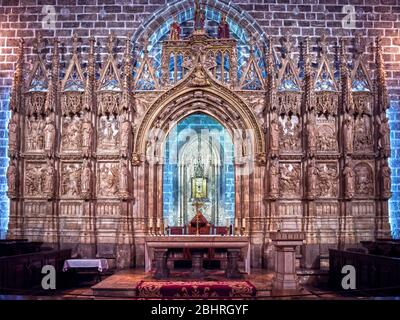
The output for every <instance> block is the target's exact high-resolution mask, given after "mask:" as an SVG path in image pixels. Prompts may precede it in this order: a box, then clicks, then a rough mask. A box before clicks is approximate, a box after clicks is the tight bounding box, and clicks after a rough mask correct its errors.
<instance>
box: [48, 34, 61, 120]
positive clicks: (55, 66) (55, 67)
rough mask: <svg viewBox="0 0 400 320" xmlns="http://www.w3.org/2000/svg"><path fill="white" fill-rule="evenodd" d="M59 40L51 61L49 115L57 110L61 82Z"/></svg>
mask: <svg viewBox="0 0 400 320" xmlns="http://www.w3.org/2000/svg"><path fill="white" fill-rule="evenodd" d="M58 43H59V41H58V39H57V38H55V39H54V42H53V56H52V59H51V73H50V76H49V87H48V90H47V97H46V104H45V112H46V113H49V112H52V111H54V110H55V109H56V104H57V91H58V82H59V58H60V57H59V54H58Z"/></svg>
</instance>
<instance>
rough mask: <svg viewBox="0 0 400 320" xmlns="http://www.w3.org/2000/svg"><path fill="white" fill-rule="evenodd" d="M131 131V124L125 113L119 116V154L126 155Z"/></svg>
mask: <svg viewBox="0 0 400 320" xmlns="http://www.w3.org/2000/svg"><path fill="white" fill-rule="evenodd" d="M131 132H132V126H131V123H130V121H129V120H128V118H127V116H126V115H122V116H121V125H120V139H119V141H120V155H121V156H122V157H127V155H128V148H129V137H130V135H131Z"/></svg>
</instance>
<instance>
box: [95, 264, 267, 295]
mask: <svg viewBox="0 0 400 320" xmlns="http://www.w3.org/2000/svg"><path fill="white" fill-rule="evenodd" d="M186 273H187V272H186ZM186 273H185V272H184V271H182V272H177V273H175V272H173V273H172V274H171V277H170V278H169V279H168V281H171V284H173V285H176V286H175V288H172V289H171V287H172V286H169V287H168V285H169V283H166V282H165V281H164V282H163V283H161V281H163V280H161V281H157V280H154V278H153V277H152V274H150V273H145V272H144V271H142V270H136V269H129V270H122V271H119V272H118V273H116V274H114V275H112V276H110V277H108V278H106V279H104V280H103V281H101V282H100V283H98V284H96V285H94V286H93V287H92V288H91V289H92V292H93V296H94V298H95V299H110V298H115V299H138V298H146V297H145V295H146V294H145V292H146V290H147V288H146V286H148V288H150V286H154V285H158V286H163V287H162V289H160V290H161V291H163V292H164V293H162V294H163V295H167V296H161V297H158V298H166V299H168V298H171V297H169V296H168V295H169V294H177V295H180V293H179V292H189V293H188V294H187V296H186V298H189V299H193V298H201V299H204V298H207V296H203V297H202V296H198V295H202V294H203V295H204V292H203V291H201V290H202V289H201V286H202V285H203V286H204V285H207V286H208V287H209V289H210V290H211V291H212V292H214V295H218V294H222V295H223V294H226V292H228V291H227V288H226V287H229V286H230V285H232V287H234V288H236V287H237V288H238V289H239V290H238V291H240V290H243V291H244V292H245V293H244V294H243V296H242V297H240V296H238V295H236V297H235V294H236V293H235V292H232V293H228V295H229V294H232V295H233V296H232V299H235V298H236V299H257V298H261V299H262V298H263V297H265V298H267V297H270V296H271V289H272V276H273V273H271V272H266V271H265V270H254V271H253V272H252V274H251V275H244V278H243V279H241V280H230V279H226V277H224V274H223V271H210V272H208V273H207V274H206V275H205V276H204V277H203V278H202V279H195V280H194V279H188V277H187V275H186ZM194 281H195V282H196V285H198V286H200V287H199V289H198V290H197V291H193V290H191V288H192V287H191V284H192V283H193V282H194ZM246 283H247V284H246ZM171 290H172V293H171ZM173 290H175V291H173ZM252 290H254V292H253V291H252ZM165 292H168V294H166V293H165ZM246 292H247V293H246ZM147 298H150V299H151V298H157V297H150V296H149V297H147ZM179 298H185V296H182V294H181V296H180V297H179ZM208 298H210V299H213V298H214V299H217V298H218V296H215V297H208ZM219 298H222V297H221V296H220V297H219Z"/></svg>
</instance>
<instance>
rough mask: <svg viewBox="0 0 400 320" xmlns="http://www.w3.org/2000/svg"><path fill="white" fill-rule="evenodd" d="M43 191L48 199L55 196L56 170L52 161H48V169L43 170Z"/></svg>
mask: <svg viewBox="0 0 400 320" xmlns="http://www.w3.org/2000/svg"><path fill="white" fill-rule="evenodd" d="M42 174H43V182H44V185H43V191H44V193H45V194H46V196H47V198H52V197H53V195H54V178H55V170H54V166H53V162H52V161H51V160H50V159H47V163H46V167H45V168H44V170H43V173H42Z"/></svg>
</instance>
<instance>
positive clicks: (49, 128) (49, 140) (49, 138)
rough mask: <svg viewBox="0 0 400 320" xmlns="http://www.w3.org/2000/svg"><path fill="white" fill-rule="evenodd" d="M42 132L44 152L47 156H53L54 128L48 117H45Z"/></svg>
mask: <svg viewBox="0 0 400 320" xmlns="http://www.w3.org/2000/svg"><path fill="white" fill-rule="evenodd" d="M43 132H44V151H46V152H47V154H48V156H52V155H53V147H54V141H55V138H56V128H55V127H54V124H53V121H52V120H51V118H50V116H47V117H46V125H45V126H44V129H43Z"/></svg>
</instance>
